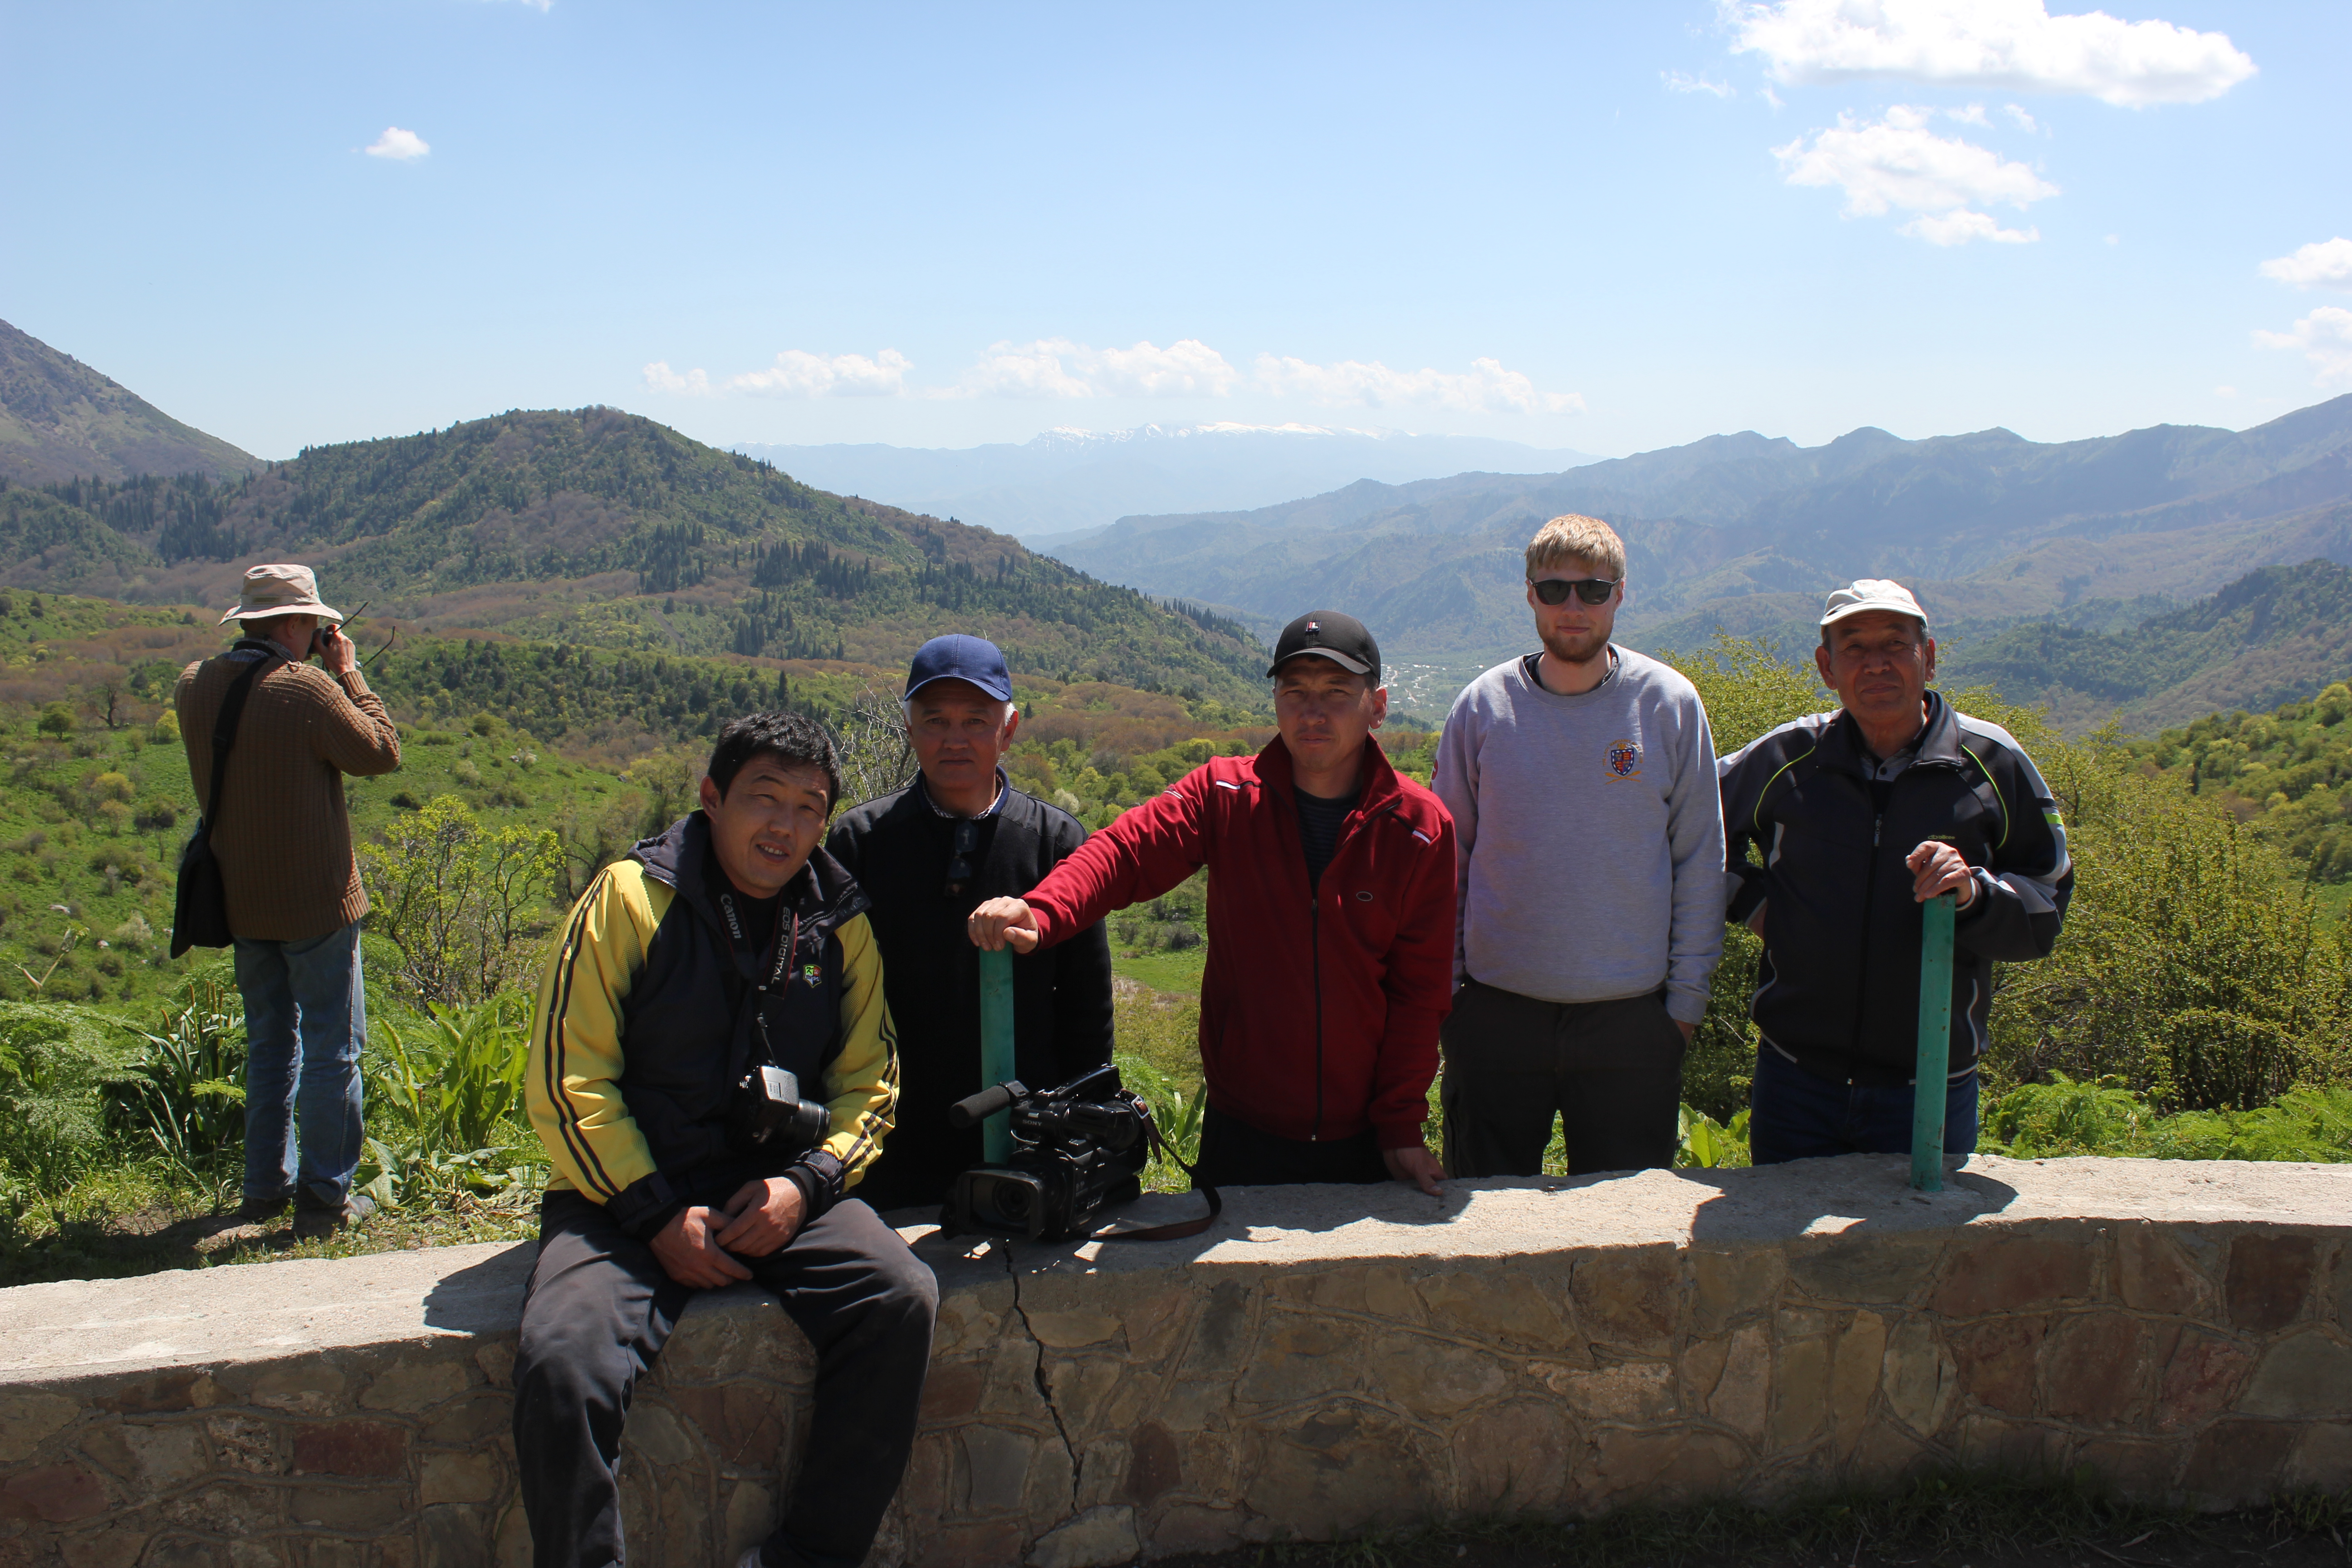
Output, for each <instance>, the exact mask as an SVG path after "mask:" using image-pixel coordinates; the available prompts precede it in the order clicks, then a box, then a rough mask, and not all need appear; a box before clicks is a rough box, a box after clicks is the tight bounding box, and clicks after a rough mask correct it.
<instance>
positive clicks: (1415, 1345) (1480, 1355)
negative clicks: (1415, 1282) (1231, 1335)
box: [1313, 1332, 1509, 1416]
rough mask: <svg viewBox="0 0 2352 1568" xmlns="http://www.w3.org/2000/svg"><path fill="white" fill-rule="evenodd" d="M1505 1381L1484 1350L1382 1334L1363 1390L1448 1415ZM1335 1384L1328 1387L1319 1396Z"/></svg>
mask: <svg viewBox="0 0 2352 1568" xmlns="http://www.w3.org/2000/svg"><path fill="white" fill-rule="evenodd" d="M1508 1382H1509V1376H1508V1374H1507V1373H1506V1372H1505V1371H1504V1370H1503V1363H1501V1362H1500V1361H1499V1360H1497V1359H1496V1356H1495V1355H1494V1354H1493V1353H1492V1352H1486V1351H1482V1350H1474V1349H1472V1348H1470V1347H1469V1346H1467V1345H1461V1344H1456V1343H1454V1342H1451V1341H1448V1340H1440V1339H1433V1338H1428V1337H1425V1336H1423V1335H1420V1334H1412V1333H1402V1332H1397V1333H1386V1334H1381V1335H1379V1336H1377V1337H1375V1338H1374V1339H1373V1341H1372V1342H1371V1345H1370V1358H1369V1372H1368V1375H1367V1378H1366V1386H1367V1387H1369V1388H1371V1389H1374V1390H1377V1391H1379V1392H1380V1393H1381V1394H1382V1395H1384V1396H1385V1397H1386V1398H1387V1400H1388V1401H1389V1402H1390V1403H1391V1404H1392V1405H1396V1406H1398V1407H1399V1408H1401V1409H1404V1410H1411V1411H1413V1412H1415V1413H1416V1414H1420V1415H1425V1416H1445V1415H1453V1414H1454V1412H1455V1411H1457V1410H1461V1409H1464V1408H1465V1407H1467V1406H1469V1405H1475V1404H1477V1403H1478V1402H1479V1401H1480V1400H1482V1399H1491V1398H1493V1397H1494V1396H1495V1395H1496V1394H1500V1393H1501V1392H1502V1391H1503V1389H1504V1387H1505V1385H1506V1384H1507V1383H1508ZM1332 1386H1336V1384H1331V1383H1327V1384H1326V1385H1325V1388H1322V1389H1316V1390H1314V1391H1313V1392H1314V1393H1317V1394H1320V1393H1323V1392H1325V1391H1326V1390H1327V1389H1328V1388H1330V1387H1332Z"/></svg>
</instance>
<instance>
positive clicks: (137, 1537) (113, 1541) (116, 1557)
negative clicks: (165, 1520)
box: [58, 1525, 148, 1568]
mask: <svg viewBox="0 0 2352 1568" xmlns="http://www.w3.org/2000/svg"><path fill="white" fill-rule="evenodd" d="M147 1541H148V1531H145V1530H143V1529H141V1528H138V1527H136V1526H125V1525H117V1526H115V1527H113V1528H111V1529H107V1530H80V1531H74V1532H73V1533H71V1534H69V1535H61V1536H59V1537H58V1556H60V1557H62V1558H64V1559H65V1564H66V1568H132V1564H134V1563H137V1562H138V1561H139V1554H140V1553H141V1552H144V1551H146V1550H147Z"/></svg>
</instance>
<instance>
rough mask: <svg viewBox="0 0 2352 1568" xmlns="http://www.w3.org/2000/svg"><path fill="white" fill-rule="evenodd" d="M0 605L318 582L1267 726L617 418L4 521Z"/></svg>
mask: <svg viewBox="0 0 2352 1568" xmlns="http://www.w3.org/2000/svg"><path fill="white" fill-rule="evenodd" d="M0 551H5V554H0V580H5V581H6V582H8V583H11V584H17V585H22V586H28V587H38V588H44V589H52V590H67V591H72V592H77V593H83V594H93V595H102V596H105V597H108V598H115V599H123V600H131V601H148V602H155V601H163V602H173V603H182V604H185V603H201V604H222V605H225V604H227V603H230V602H233V600H234V598H235V584H236V579H237V577H238V576H239V574H241V573H242V571H243V569H244V567H245V566H246V565H247V564H248V563H251V562H252V561H254V560H257V559H263V558H270V559H290V560H299V561H304V562H308V563H312V564H315V565H317V566H318V567H319V569H320V574H321V582H322V586H323V589H324V591H325V592H326V593H327V594H328V595H330V598H331V601H332V602H335V603H337V604H339V605H342V606H344V607H345V608H349V607H351V606H352V605H354V604H356V603H359V602H361V601H364V600H370V599H373V601H375V604H376V606H377V610H378V613H379V614H381V613H383V612H386V611H391V612H396V613H397V614H399V615H401V616H404V617H405V618H407V619H409V620H412V621H414V622H415V623H417V624H418V625H420V626H425V627H427V628H432V629H442V630H450V629H463V628H475V629H486V628H496V629H499V630H502V631H505V632H509V633H510V634H512V635H515V636H520V637H541V638H549V639H554V640H560V641H562V642H564V643H567V644H571V645H574V646H593V647H606V648H612V649H617V650H625V651H630V652H646V653H655V652H666V653H671V654H714V653H720V652H730V653H738V654H743V655H747V656H766V657H770V658H839V659H849V660H857V661H863V662H869V663H877V664H892V663H896V662H898V661H899V660H901V659H903V658H905V657H906V655H907V654H908V652H910V651H911V650H912V649H913V647H915V646H916V645H917V644H918V643H919V642H921V641H922V640H923V639H924V638H925V637H929V636H931V635H933V634H934V633H935V632H937V631H938V630H940V629H941V627H942V626H958V627H961V628H962V629H968V630H971V631H975V632H980V633H982V634H984V635H987V636H989V637H993V638H994V639H995V640H996V641H997V642H998V643H1000V644H1001V645H1003V647H1004V649H1005V652H1006V655H1007V657H1008V658H1010V659H1011V661H1012V662H1013V666H1014V667H1015V668H1019V669H1023V670H1024V671H1029V672H1033V673H1036V674H1041V675H1045V676H1049V677H1052V678H1054V679H1091V680H1103V681H1109V682H1113V683H1116V684H1119V685H1125V686H1132V687H1137V688H1140V689H1164V690H1170V691H1176V692H1181V693H1186V694H1189V695H1192V696H1194V697H1221V698H1224V699H1227V700H1238V701H1253V700H1258V688H1257V687H1256V685H1255V679H1256V677H1257V674H1258V672H1259V670H1261V669H1262V668H1263V662H1262V661H1263V658H1264V653H1263V650H1262V649H1261V648H1259V647H1257V646H1256V645H1255V643H1253V642H1252V641H1251V640H1250V639H1249V638H1248V637H1246V636H1245V635H1244V634H1243V633H1242V631H1241V629H1240V628H1239V627H1238V626H1234V624H1232V623H1230V622H1227V621H1223V620H1221V619H1219V618H1218V617H1215V616H1208V615H1204V614H1199V613H1190V614H1188V613H1185V612H1183V611H1181V610H1175V609H1170V608H1168V607H1166V606H1164V605H1160V604H1159V603H1156V602H1154V601H1152V600H1150V599H1148V598H1146V597H1145V596H1144V595H1141V594H1139V593H1138V592H1136V591H1135V590H1133V589H1129V588H1115V587H1110V586H1108V585H1106V584H1101V583H1099V582H1097V581H1095V580H1094V579H1092V578H1090V577H1087V576H1086V575H1085V574H1082V573H1079V572H1077V571H1075V570H1073V569H1072V568H1070V567H1067V566H1065V565H1063V564H1062V563H1060V562H1057V561H1053V560H1049V559H1046V558H1045V557H1041V556H1036V555H1033V554H1031V553H1030V552H1028V551H1026V550H1024V549H1023V548H1022V546H1021V545H1020V544H1019V543H1018V542H1015V541H1013V540H1012V539H1009V538H1006V537H1004V536H1003V535H1000V534H995V533H991V532H989V531H986V530H983V529H977V528H971V527H968V526H966V525H964V524H962V523H961V522H957V521H953V520H940V519H936V518H927V517H919V516H917V515H915V514H913V513H911V512H905V511H900V510H896V509H894V508H890V507H886V506H881V505H878V504H876V503H873V502H868V501H862V500H854V499H849V498H845V497H842V496H837V495H834V494H831V493H829V492H827V491H824V490H820V489H813V488H811V487H810V486H807V485H803V484H801V483H799V482H798V481H796V480H794V479H792V478H790V477H789V476H787V475H785V474H783V473H781V472H779V471H778V470H777V469H775V468H772V467H770V466H769V465H767V464H764V463H761V462H757V461H755V460H753V459H751V458H746V457H742V456H740V455H738V454H734V453H729V452H721V451H719V450H716V449H715V448H712V447H706V446H703V445H702V444H701V443H699V442H697V441H692V440H689V439H688V438H687V437H683V436H680V435H679V434H677V432H676V431H674V430H671V429H668V428H667V427H666V426H659V425H656V424H655V423H653V422H652V421H651V420H647V419H643V418H639V417H637V416H633V415H627V414H623V413H620V412H618V411H616V410H613V409H605V408H589V409H581V410H577V411H574V412H571V413H552V412H539V413H516V414H507V415H501V416H498V417H496V418H492V419H483V420H477V421H474V422H471V423H468V424H464V425H457V426H451V427H450V428H448V429H446V430H438V431H428V432H425V433H424V434H422V435H417V436H409V437H397V438H394V439H388V440H381V441H364V442H355V443H351V444H348V445H343V446H336V447H312V448H310V449H307V450H305V451H304V452H303V453H302V454H301V455H300V456H299V457H298V458H294V459H293V460H292V461H290V462H285V463H276V464H270V465H267V466H265V467H263V468H261V469H260V470H259V471H257V473H254V474H252V475H250V476H247V477H244V478H241V479H238V480H237V481H236V482H234V483H223V484H215V483H213V482H211V481H208V480H205V479H198V478H194V477H184V478H181V479H172V480H159V479H152V478H147V479H139V480H135V481H131V482H125V483H110V482H105V481H90V480H76V481H72V482H68V483H55V484H50V485H47V486H45V487H43V488H41V489H38V490H25V489H12V490H9V491H8V492H6V494H5V496H0Z"/></svg>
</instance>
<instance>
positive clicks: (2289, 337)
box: [2254, 305, 2352, 386]
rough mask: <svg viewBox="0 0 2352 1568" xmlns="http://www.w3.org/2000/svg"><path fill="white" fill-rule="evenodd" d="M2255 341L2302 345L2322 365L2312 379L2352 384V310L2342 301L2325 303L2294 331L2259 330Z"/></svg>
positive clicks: (2268, 344)
mask: <svg viewBox="0 0 2352 1568" xmlns="http://www.w3.org/2000/svg"><path fill="white" fill-rule="evenodd" d="M2254 342H2257V343H2259V344H2261V345H2262V346H2263V348H2266V349H2301V350H2302V351H2303V353H2304V357H2305V359H2308V360H2309V361H2311V363H2313V364H2314V365H2315V366H2316V367H2317V368H2318V371H2319V374H2317V375H2315V376H2314V377H2313V378H2312V379H2313V381H2314V382H2315V383H2316V384H2319V385H2321V386H2331V385H2334V384H2336V383H2339V382H2341V383H2344V384H2352V310H2346V309H2344V308H2343V307H2342V306H2341V305H2322V306H2321V307H2320V308H2319V309H2318V310H2314V311H2313V312H2312V313H2311V314H2309V315H2308V316H2305V318H2304V319H2303V320H2301V321H2297V322H2296V323H2295V324H2294V330H2293V331H2284V332H2263V331H2258V332H2256V333H2255V334H2254Z"/></svg>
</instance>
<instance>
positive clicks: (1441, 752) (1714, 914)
mask: <svg viewBox="0 0 2352 1568" xmlns="http://www.w3.org/2000/svg"><path fill="white" fill-rule="evenodd" d="M1527 570H1528V605H1529V606H1530V607H1531V608H1533V610H1534V611H1535V616H1536V633H1537V636H1538V637H1539V638H1540V639H1541V640H1542V643H1543V647H1542V649H1541V651H1539V652H1537V653H1532V654H1528V656H1526V657H1525V658H1515V659H1513V660H1511V661H1510V662H1509V663H1507V664H1499V665H1496V667H1495V668H1492V669H1490V670H1488V671H1486V674H1484V675H1482V676H1480V677H1479V678H1478V679H1475V680H1474V681H1472V682H1471V683H1470V684H1469V686H1468V687H1466V688H1465V689H1464V690H1463V692H1462V695H1461V696H1459V697H1457V698H1455V699H1454V710H1453V712H1452V713H1450V714H1448V715H1447V717H1446V721H1445V734H1444V739H1443V740H1442V741H1441V742H1439V745H1438V751H1437V773H1436V779H1435V786H1434V787H1435V789H1436V791H1437V795H1438V798H1439V799H1441V800H1443V801H1444V803H1445V806H1446V809H1447V810H1449V811H1451V812H1452V813H1453V814H1454V832H1455V834H1456V838H1455V843H1456V845H1457V846H1458V852H1459V854H1460V856H1461V875H1460V877H1459V879H1458V882H1459V886H1460V893H1459V902H1460V918H1459V925H1458V933H1459V934H1458V937H1457V940H1456V942H1455V946H1454V983H1455V986H1456V989H1455V991H1454V1011H1453V1013H1452V1015H1451V1016H1448V1018H1447V1019H1446V1022H1445V1029H1444V1046H1445V1080H1444V1090H1443V1094H1442V1098H1443V1102H1444V1115H1445V1169H1446V1173H1447V1174H1449V1175H1455V1176H1500V1175H1520V1176H1532V1175H1537V1174H1539V1173H1541V1170H1542V1163H1543V1153H1544V1148H1545V1145H1546V1144H1548V1143H1549V1142H1550V1141H1551V1129H1552V1118H1553V1116H1554V1115H1555V1114H1558V1115H1559V1117H1560V1118H1561V1121H1562V1123H1563V1128H1564V1131H1565V1133H1566V1142H1567V1145H1568V1162H1569V1172H1570V1174H1572V1175H1582V1174H1584V1173H1587V1172H1591V1171H1625V1170H1638V1169H1643V1168H1645V1167H1648V1166H1654V1165H1665V1164H1669V1163H1672V1162H1673V1160H1674V1152H1675V1138H1676V1116H1675V1112H1676V1110H1677V1109H1678V1108H1679V1106H1680V1105H1681V1101H1682V1061H1683V1052H1684V1049H1685V1047H1686V1046H1687V1045H1688V1044H1689V1041H1690V1037H1691V1035H1692V1032H1693V1031H1694V1030H1695V1029H1696V1026H1697V1025H1698V1021H1699V1019H1700V1018H1701V1017H1702V1016H1705V1014H1706V998H1707V980H1708V976H1709V975H1710V974H1712V973H1714V970H1715V965H1716V961H1717V959H1718V958H1720V957H1721V956H1722V953H1723V912H1722V904H1723V811H1722V806H1721V803H1720V799H1719V796H1718V795H1717V788H1716V772H1715V741H1714V737H1713V736H1712V735H1711V734H1709V733H1708V731H1707V723H1706V709H1705V708H1704V707H1703V706H1702V705H1701V704H1700V702H1699V699H1698V692H1697V690H1696V689H1695V688H1694V687H1693V686H1692V685H1691V683H1690V682H1689V681H1688V680H1685V679H1683V677H1682V676H1680V675H1678V674H1676V673H1675V671H1674V670H1672V669H1670V668H1667V667H1666V666H1665V665H1663V664H1660V663H1659V662H1658V661H1657V660H1655V659H1653V658H1644V657H1643V656H1642V655H1641V654H1638V653H1635V652H1634V651H1633V649H1631V648H1624V647H1617V646H1616V645H1615V644H1614V643H1612V642H1611V641H1610V633H1611V631H1612V629H1614V626H1615V624H1616V618H1617V606H1618V605H1621V604H1622V603H1623V602H1624V594H1625V589H1624V581H1625V545H1624V542H1623V541H1622V540H1621V539H1619V538H1618V537H1617V534H1616V531H1614V530H1613V529H1612V528H1611V527H1610V526H1609V525H1608V524H1607V523H1605V522H1602V521H1600V520H1599V519H1597V518H1590V517H1579V516H1574V515H1570V516H1566V517H1556V518H1554V519H1552V520H1551V521H1549V522H1548V523H1546V524H1544V526H1543V528H1542V530H1541V531H1539V532H1538V533H1537V535H1536V536H1535V539H1534V541H1533V542H1530V543H1529V544H1528V556H1527Z"/></svg>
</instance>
